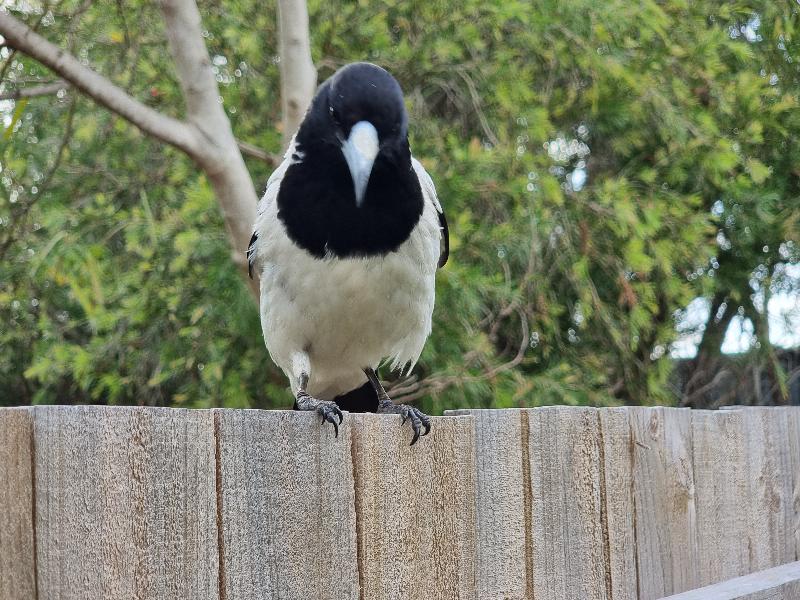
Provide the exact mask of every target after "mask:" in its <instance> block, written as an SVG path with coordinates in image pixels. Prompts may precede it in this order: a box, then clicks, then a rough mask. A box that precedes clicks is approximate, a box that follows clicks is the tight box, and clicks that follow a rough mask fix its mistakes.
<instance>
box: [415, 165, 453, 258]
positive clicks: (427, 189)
mask: <svg viewBox="0 0 800 600" xmlns="http://www.w3.org/2000/svg"><path fill="white" fill-rule="evenodd" d="M411 164H412V166H413V167H414V171H415V172H416V174H417V178H418V179H419V184H420V187H421V188H422V196H423V198H424V199H425V201H426V202H431V203H432V204H433V206H434V207H435V208H436V212H437V214H438V215H439V231H440V234H441V237H440V238H439V264H438V267H439V268H440V269H441V268H442V267H443V266H444V265H445V264H446V263H447V259H448V257H449V256H450V231H449V229H448V228H447V218H446V217H445V216H444V209H443V208H442V205H441V203H440V202H439V197H438V196H437V195H436V187H435V186H434V185H433V180H432V179H431V176H430V175H428V172H427V171H426V170H425V167H423V166H422V163H420V162H419V161H418V160H417V159H416V158H414V157H413V156H412V157H411Z"/></svg>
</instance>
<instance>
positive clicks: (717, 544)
mask: <svg viewBox="0 0 800 600" xmlns="http://www.w3.org/2000/svg"><path fill="white" fill-rule="evenodd" d="M743 415H744V412H743V411H741V410H726V411H706V410H696V411H692V440H693V466H694V482H695V504H696V508H697V531H698V535H697V549H698V552H697V564H698V574H699V580H698V582H697V585H701V586H702V585H708V584H711V583H717V582H719V581H724V580H726V579H731V578H734V577H738V576H740V575H744V574H746V573H748V572H749V565H750V556H749V552H750V550H749V548H748V516H747V508H746V507H747V506H748V494H749V486H748V476H747V467H746V465H747V460H748V457H747V456H746V448H747V439H746V433H745V428H744V423H743Z"/></svg>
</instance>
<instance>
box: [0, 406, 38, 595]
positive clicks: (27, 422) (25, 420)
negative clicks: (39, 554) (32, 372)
mask: <svg viewBox="0 0 800 600" xmlns="http://www.w3.org/2000/svg"><path fill="white" fill-rule="evenodd" d="M32 441H33V416H32V411H31V409H26V408H3V409H0V598H3V600H30V599H32V598H35V596H36V570H35V564H36V563H35V555H34V552H35V546H34V531H33V502H34V496H33V480H32V466H33V462H32V457H31V450H32V447H31V444H32Z"/></svg>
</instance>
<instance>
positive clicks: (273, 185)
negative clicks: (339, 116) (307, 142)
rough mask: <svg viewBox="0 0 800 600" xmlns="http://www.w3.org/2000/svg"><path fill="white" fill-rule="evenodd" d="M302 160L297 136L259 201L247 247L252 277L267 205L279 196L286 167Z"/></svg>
mask: <svg viewBox="0 0 800 600" xmlns="http://www.w3.org/2000/svg"><path fill="white" fill-rule="evenodd" d="M302 160H303V153H302V152H299V151H298V150H297V147H296V144H295V138H292V141H291V143H290V144H289V148H288V149H287V150H286V153H285V154H284V155H283V161H282V162H281V164H280V165H278V168H277V169H275V170H274V171H273V172H272V174H271V175H270V176H269V179H268V180H267V188H266V189H265V190H264V195H263V196H262V197H261V200H259V202H258V210H257V213H256V223H255V231H253V236H252V237H251V238H250V244H249V245H248V247H247V272H248V273H249V274H250V279H252V278H253V270H254V269H255V268H256V263H257V261H258V247H259V241H258V240H259V237H258V232H259V230H263V229H264V227H263V225H264V224H262V223H261V221H262V218H261V217H262V215H263V214H264V213H265V212H266V210H267V207H268V206H269V205H270V204H272V203H273V202H275V201H276V199H277V198H278V190H279V189H280V187H281V181H283V176H284V175H285V174H286V169H288V168H289V167H290V166H291V165H293V164H295V163H297V162H300V161H302Z"/></svg>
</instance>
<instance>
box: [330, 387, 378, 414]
mask: <svg viewBox="0 0 800 600" xmlns="http://www.w3.org/2000/svg"><path fill="white" fill-rule="evenodd" d="M333 400H334V402H336V404H338V405H339V408H341V409H342V410H346V411H348V412H355V413H359V412H361V413H363V412H377V410H378V394H377V393H376V392H375V390H374V389H373V387H372V384H371V383H370V382H369V381H367V382H366V383H365V384H364V385H362V386H361V387H359V388H356V389H354V390H350V391H349V392H347V393H346V394H341V395H339V396H336V398H334V399H333Z"/></svg>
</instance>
